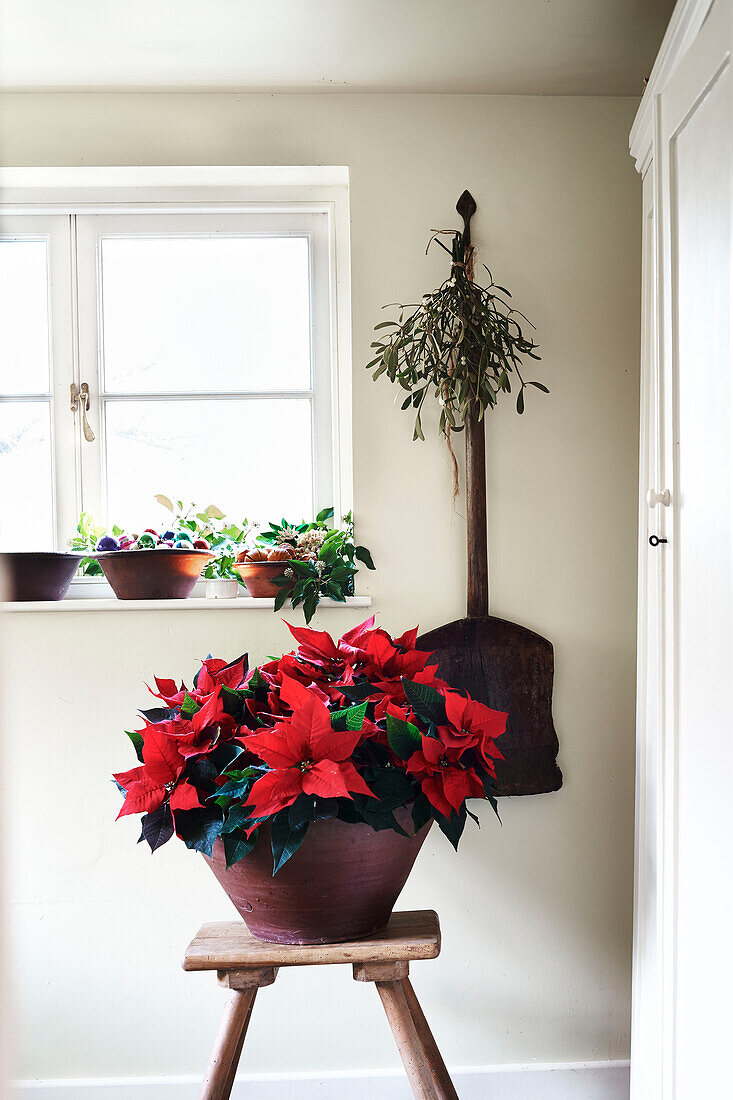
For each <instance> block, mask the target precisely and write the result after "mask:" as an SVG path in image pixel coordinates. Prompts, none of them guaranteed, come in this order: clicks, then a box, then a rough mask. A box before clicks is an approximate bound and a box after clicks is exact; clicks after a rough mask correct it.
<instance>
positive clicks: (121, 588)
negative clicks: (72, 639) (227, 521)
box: [93, 550, 215, 600]
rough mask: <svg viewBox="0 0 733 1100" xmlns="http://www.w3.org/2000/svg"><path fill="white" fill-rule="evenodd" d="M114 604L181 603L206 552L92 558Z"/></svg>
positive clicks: (111, 552) (110, 554)
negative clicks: (115, 601)
mask: <svg viewBox="0 0 733 1100" xmlns="http://www.w3.org/2000/svg"><path fill="white" fill-rule="evenodd" d="M93 556H94V557H95V558H96V559H97V561H98V562H99V564H100V565H101V566H102V570H103V571H104V575H105V577H106V578H107V580H108V581H109V583H110V585H111V587H112V590H113V592H114V594H115V596H116V597H117V599H118V600H185V599H186V598H187V597H188V596H190V595H191V592H192V591H193V586H194V585H195V584H196V581H197V580H198V578H199V574H200V573H201V570H202V569H203V568H204V566H205V565H206V563H207V562H208V561H212V559H213V558H214V556H215V555H214V554H212V553H211V552H210V551H209V550H107V551H105V552H104V553H101V554H94V555H93Z"/></svg>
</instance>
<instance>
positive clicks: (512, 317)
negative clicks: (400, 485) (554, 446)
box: [367, 231, 549, 439]
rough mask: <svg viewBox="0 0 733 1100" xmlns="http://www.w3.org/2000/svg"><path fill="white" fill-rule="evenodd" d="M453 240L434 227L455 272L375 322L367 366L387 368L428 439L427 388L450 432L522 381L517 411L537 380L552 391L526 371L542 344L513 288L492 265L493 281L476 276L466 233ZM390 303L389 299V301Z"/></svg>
mask: <svg viewBox="0 0 733 1100" xmlns="http://www.w3.org/2000/svg"><path fill="white" fill-rule="evenodd" d="M452 238H453V239H452V241H451V247H450V248H448V247H447V246H446V245H445V244H443V242H442V241H441V240H440V237H439V235H438V234H435V235H434V236H433V237H432V238H431V240H430V242H429V244H428V247H430V244H432V243H433V241H434V242H435V243H436V244H438V245H439V246H440V247H441V248H443V249H445V251H446V252H448V254H449V255H450V257H451V261H452V262H451V270H450V275H449V277H448V278H447V279H446V280H445V282H444V283H442V284H441V285H440V286H439V287H438V289H437V290H434V291H431V292H430V293H429V294H423V297H422V301H421V302H420V304H419V305H417V306H402V305H400V306H397V308H398V309H399V315H398V318H397V320H391V321H382V322H380V323H379V324H378V325H376V326H375V331H380V332H381V335H380V336H379V337H378V338H377V339H376V340H375V341H374V342H373V343H372V348H373V349H374V351H375V355H374V358H373V359H371V360H370V362H369V363H367V370H372V369H373V368H376V369H374V374H373V378H374V379H375V380H376V379H377V378H379V377H380V376H381V375H383V374H384V375H386V377H387V378H389V380H390V382H396V383H397V384H398V385H399V386H401V387H402V389H403V390H405V391H406V392H407V396H406V397H405V399H404V401H403V402H402V408H403V409H409V408H412V409H413V410H414V412H415V428H414V432H413V436H412V438H413V439H424V438H425V436H424V435H423V430H422V424H421V420H420V415H421V411H422V407H423V403H424V401H425V398H426V397H427V396H428V394H429V393H432V394H433V395H434V396H435V397H437V399H438V401H439V402H440V404H441V406H442V408H441V413H440V424H439V430H440V431H441V432H443V433H444V434H445V435H450V432H451V431H461V430H462V428H463V426H464V424H465V423H466V420H468V418H469V417H475V418H476V419H477V420H478V421H481V420H483V418H484V414H485V413H486V411H487V409H493V408H494V406H495V405H496V404H497V401H498V398H499V395H500V394H502V393H511V391H512V382H513V381H514V383H515V384H518V386H519V390H518V393H517V412H518V413H522V412H524V390H525V388H526V387H527V386H536V387H537V389H539V390H542V391H543V393H548V392H549V391H548V389H547V387H546V386H544V385H542V383H541V382H526V381H525V380H524V378H523V377H522V373H521V369H520V368H521V363H522V357H523V356H525V355H527V356H529V358H530V359H539V355H537V354H535V352H536V348H537V345H536V344H535V343H534V341H533V340H531V339H530V338H529V337H528V336H526V335H525V334H524V331H523V330H522V326H521V324H520V321H519V319H520V318H521V319H522V321H525V322H526V323H527V324H528V325H530V326H531V322H530V321H528V320H527V318H526V317H525V316H524V314H523V313H520V312H519V310H517V309H513V308H512V307H511V306H510V305H509V303H508V302H507V301H506V299H507V298H511V294H510V293H509V291H508V290H507V289H506V287H503V286H499V285H498V284H497V283H495V282H494V279H493V276H492V275H491V272H490V271H489V269H488V267H487V268H486V269H485V270H486V271H487V272H488V274H489V280H490V281H489V285H488V286H486V287H482V286H480V285H479V284H478V283H476V282H474V280H473V248H472V247H471V246H470V245H467V244H466V243H465V240H464V235H463V234H462V233H460V232H458V231H456V232H454V233H452ZM385 308H390V307H385Z"/></svg>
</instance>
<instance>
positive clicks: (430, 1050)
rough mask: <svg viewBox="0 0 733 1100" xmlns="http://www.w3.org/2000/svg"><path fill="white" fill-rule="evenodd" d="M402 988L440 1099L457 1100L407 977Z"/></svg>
mask: <svg viewBox="0 0 733 1100" xmlns="http://www.w3.org/2000/svg"><path fill="white" fill-rule="evenodd" d="M402 988H403V990H404V993H405V1000H406V1001H407V1007H408V1008H409V1010H410V1015H411V1016H412V1018H413V1020H414V1021H415V1028H416V1029H417V1033H418V1035H419V1037H420V1042H421V1044H422V1048H423V1050H424V1051H425V1056H426V1058H427V1060H428V1063H429V1065H430V1068H431V1070H432V1073H433V1078H434V1079H435V1083H436V1085H437V1086H438V1096H440V1098H441V1100H458V1093H457V1092H456V1090H455V1088H454V1087H453V1082H452V1081H451V1079H450V1074H449V1073H448V1070H447V1069H446V1067H445V1062H444V1061H443V1057H442V1055H441V1053H440V1051H439V1050H438V1044H437V1043H436V1042H435V1039H434V1038H433V1033H432V1031H431V1030H430V1028H429V1026H428V1021H427V1020H426V1019H425V1016H424V1014H423V1010H422V1008H421V1007H420V1002H419V1001H418V999H417V997H416V996H415V990H414V989H413V988H412V983H411V982H410V979H409V978H405V979H403V981H402Z"/></svg>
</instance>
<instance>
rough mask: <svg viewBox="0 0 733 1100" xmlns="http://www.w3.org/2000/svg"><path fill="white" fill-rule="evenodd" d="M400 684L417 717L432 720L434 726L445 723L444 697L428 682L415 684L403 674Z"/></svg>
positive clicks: (427, 720)
mask: <svg viewBox="0 0 733 1100" xmlns="http://www.w3.org/2000/svg"><path fill="white" fill-rule="evenodd" d="M402 686H403V688H404V690H405V695H406V697H407V701H408V703H409V704H410V706H411V707H412V709H413V710H414V712H415V714H416V715H417V716H418V718H422V719H423V720H424V721H426V722H434V723H435V725H436V726H444V725H446V723H447V721H448V719H447V717H446V713H445V699H444V698H443V696H442V695H441V694H440V693H439V692H437V691H436V690H435V688H432V687H430V686H429V685H428V684H416V683H415V682H414V681H413V680H408V679H407V678H406V677H404V676H403V677H402Z"/></svg>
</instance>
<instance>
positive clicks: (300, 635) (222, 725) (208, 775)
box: [114, 618, 507, 873]
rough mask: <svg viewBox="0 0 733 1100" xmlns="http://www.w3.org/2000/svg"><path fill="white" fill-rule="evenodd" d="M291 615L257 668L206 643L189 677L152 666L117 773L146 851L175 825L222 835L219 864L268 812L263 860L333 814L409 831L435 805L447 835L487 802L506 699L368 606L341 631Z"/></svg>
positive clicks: (207, 839)
mask: <svg viewBox="0 0 733 1100" xmlns="http://www.w3.org/2000/svg"><path fill="white" fill-rule="evenodd" d="M289 629H290V631H291V633H292V634H293V636H294V638H295V639H296V641H297V642H298V648H297V649H296V650H295V651H293V652H291V653H287V654H285V655H284V656H283V657H280V658H278V659H276V660H271V661H269V662H268V663H266V664H263V665H261V666H260V667H259V668H255V669H253V670H252V671H248V668H247V659H246V657H240V658H238V659H237V660H236V661H233V662H231V663H226V662H225V661H223V660H220V659H217V658H211V657H209V658H207V659H206V660H205V661H203V662H202V664H201V668H200V670H199V672H198V674H197V675H196V677H195V678H194V681H193V685H192V687H191V689H190V690H189V689H187V688H186V686H185V685H184V684H181V685H180V686H178V685H177V684H176V683H175V681H173V680H161V679H158V678H157V677H156V678H155V686H156V690H155V691H152V689H150V690H151V691H152V694H153V695H154V696H156V698H158V699H159V700H160V701H161V703H162V704H163V705H162V706H159V707H155V708H152V709H150V710H143V711H141V712H140V713H141V715H142V718H143V722H144V725H143V728H142V729H139V730H135V731H134V732H130V733H128V736H129V737H130V739H131V741H132V743H133V745H134V747H135V750H136V752H137V756H138V761H139V764H138V766H137V767H134V768H132V769H131V770H130V771H126V772H121V773H119V774H117V775H115V777H114V778H115V780H116V782H117V785H118V787H119V788H120V790H121V791H122V793H123V794H124V796H125V797H124V803H123V806H122V809H121V810H120V813H119V815H118V816H120V817H122V816H124V815H127V814H143V815H144V816H143V820H142V836H141V838H140V839H141V840H142V839H144V840H146V841H147V842H148V844H149V845H150V847H151V849H152V850H153V851H155V849H157V848H159V847H160V846H161V845H162V844H164V843H166V841H168V840H170V838H171V837H172V836H173V834H174V833H176V835H177V836H178V837H180V839H181V840H183V842H184V843H185V844H186V846H187V847H188V848H192V849H195V850H197V851H200V852H203V853H205V854H206V855H211V853H212V850H213V846H214V843H215V842H216V840H217V838H220V839H221V841H222V843H223V845H224V851H225V855H226V861H227V866H231V865H232V864H234V863H236V862H237V861H238V860H240V859H243V858H245V857H246V856H247V855H248V853H249V852H250V851H251V850H252V848H253V847H254V845H255V842H256V840H257V836H258V833H259V831H260V830H261V829H262V828H263V827H269V831H270V838H271V844H272V852H273V873H275V872H277V870H279V868H280V867H282V865H283V864H284V863H285V862H286V860H288V859H289V858H290V856H292V855H293V853H294V852H296V851H297V849H298V848H299V847H300V845H301V844H302V842H303V840H304V839H305V836H306V834H307V831H308V827H309V825H310V824H311V822H313V821H316V820H319V819H324V818H331V817H338V818H340V819H341V820H343V821H347V822H351V823H354V824H356V823H366V824H367V825H370V826H371V827H372V828H373V829H376V830H379V829H394V830H395V831H396V832H398V833H402V834H403V835H408V834H406V827H409V828H410V829H411V830H414V831H415V832H417V831H418V830H419V829H421V828H422V827H423V826H424V825H425V824H427V822H428V821H430V820H431V819H434V820H435V821H436V822H437V823H438V825H439V827H440V828H441V829H442V831H443V832H444V833H445V835H446V836H447V837H448V838H449V840H450V841H451V843H452V844H453V845H454V846H455V847H457V845H458V841H459V839H460V837H461V834H462V832H463V828H464V825H465V823H466V817H467V816H469V815H470V816H471V817H474V815H473V814H472V813H471V811H470V810H468V808H467V805H466V800H467V799H469V798H484V799H488V800H489V802H490V803H491V805H492V806H493V807H494V809H495V810H496V802H495V799H494V794H493V792H494V780H495V768H494V761H495V760H496V759H501V758H502V757H501V753H500V751H499V749H498V748H497V746H496V739H497V738H498V737H499V736H500V735H501V734H502V733H503V732H504V729H505V725H506V718H507V716H506V714H503V713H500V712H498V711H494V710H491V709H490V708H489V707H487V706H485V705H484V704H482V703H478V702H476V701H475V700H472V699H470V698H469V697H468V696H466V695H464V694H461V693H459V692H457V691H453V690H452V689H451V688H450V686H449V685H448V684H447V683H445V681H443V680H441V679H440V678H439V677H438V675H437V665H435V664H430V663H429V661H430V654H429V653H425V652H422V651H420V650H418V649H417V648H416V638H417V628H415V629H414V630H410V631H408V632H407V633H405V634H403V635H402V636H401V637H399V638H392V637H390V635H389V634H388V633H387V632H386V631H385V630H382V629H381V628H378V627H375V626H374V619H373V618H372V619H369V620H367V622H365V623H362V624H361V625H360V626H358V627H355V628H354V629H353V630H350V631H348V632H347V633H346V634H344V635H343V637H342V638H340V639H339V640H338V641H337V642H334V641H333V639H332V638H331V636H330V635H329V634H327V633H325V632H324V631H317V630H311V629H309V628H307V627H293V626H290V627H289ZM402 807H404V808H406V811H409V812H404V811H403V812H401V813H399V820H398V817H396V816H395V811H400V809H401V808H402Z"/></svg>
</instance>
